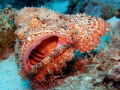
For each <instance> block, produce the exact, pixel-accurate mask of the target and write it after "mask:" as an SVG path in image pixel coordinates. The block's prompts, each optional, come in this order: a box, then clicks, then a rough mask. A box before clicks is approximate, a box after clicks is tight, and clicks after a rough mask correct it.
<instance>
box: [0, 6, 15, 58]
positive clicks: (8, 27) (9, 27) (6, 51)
mask: <svg viewBox="0 0 120 90" xmlns="http://www.w3.org/2000/svg"><path fill="white" fill-rule="evenodd" d="M16 11H17V10H16V9H14V8H12V6H10V5H9V6H6V8H4V9H3V10H1V12H0V60H2V59H6V58H7V57H9V55H10V53H11V52H13V51H14V44H15V34H14V31H15V29H16V27H15V25H14V23H13V20H12V17H13V16H14V15H15V12H16Z"/></svg>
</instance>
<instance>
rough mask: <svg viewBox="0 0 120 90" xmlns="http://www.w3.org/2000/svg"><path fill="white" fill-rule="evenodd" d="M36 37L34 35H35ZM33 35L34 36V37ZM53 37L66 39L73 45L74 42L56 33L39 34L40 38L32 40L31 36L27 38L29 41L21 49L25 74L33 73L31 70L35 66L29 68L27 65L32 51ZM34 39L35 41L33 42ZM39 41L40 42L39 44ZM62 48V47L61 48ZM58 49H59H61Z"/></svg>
mask: <svg viewBox="0 0 120 90" xmlns="http://www.w3.org/2000/svg"><path fill="white" fill-rule="evenodd" d="M33 35H34V34H33ZM33 35H32V36H33ZM35 35H36V34H35ZM52 36H57V37H60V38H65V39H66V42H67V43H68V44H73V43H74V41H73V40H71V39H69V38H68V37H67V36H66V35H63V34H56V33H47V34H42V35H39V34H38V37H36V38H35V37H33V38H30V37H31V36H29V37H28V38H27V40H26V41H25V42H24V44H23V46H22V48H21V52H22V53H21V54H22V62H23V66H24V70H25V72H27V73H29V72H30V71H31V69H32V68H33V67H34V65H30V64H29V66H28V65H27V60H28V59H27V58H28V57H29V55H30V53H31V51H32V50H33V49H34V48H35V47H36V46H37V45H38V44H40V43H41V41H42V40H45V39H47V38H49V37H52ZM32 39H33V40H34V41H33V42H31V41H32ZM38 41H39V42H38ZM30 42H31V43H30ZM63 45H64V44H63ZM59 47H60V46H59ZM59 47H57V48H59Z"/></svg>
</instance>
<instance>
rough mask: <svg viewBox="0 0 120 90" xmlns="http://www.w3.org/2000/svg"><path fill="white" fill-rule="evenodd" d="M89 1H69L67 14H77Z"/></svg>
mask: <svg viewBox="0 0 120 90" xmlns="http://www.w3.org/2000/svg"><path fill="white" fill-rule="evenodd" d="M88 1H89V0H70V1H69V5H68V10H67V12H66V13H68V14H77V13H82V12H83V11H84V7H85V6H86V5H87V4H88Z"/></svg>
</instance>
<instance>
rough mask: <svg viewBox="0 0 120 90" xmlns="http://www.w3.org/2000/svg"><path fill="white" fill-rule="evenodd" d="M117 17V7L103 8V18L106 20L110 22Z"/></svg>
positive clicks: (108, 6)
mask: <svg viewBox="0 0 120 90" xmlns="http://www.w3.org/2000/svg"><path fill="white" fill-rule="evenodd" d="M114 15H115V7H114V5H108V4H107V5H103V6H102V13H101V17H102V18H103V19H104V20H108V19H110V18H111V17H113V16H114Z"/></svg>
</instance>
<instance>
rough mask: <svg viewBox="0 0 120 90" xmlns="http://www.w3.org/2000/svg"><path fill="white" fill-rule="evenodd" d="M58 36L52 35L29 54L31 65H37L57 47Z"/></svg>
mask: <svg viewBox="0 0 120 90" xmlns="http://www.w3.org/2000/svg"><path fill="white" fill-rule="evenodd" d="M57 45H58V38H57V37H56V36H52V37H50V38H47V39H45V40H43V41H42V42H41V43H40V44H39V45H37V46H36V48H35V49H33V51H32V52H31V53H30V55H29V61H30V64H31V65H36V64H38V63H39V62H41V61H42V59H44V58H45V57H47V56H49V55H50V54H51V53H52V52H53V51H54V50H55V49H56V47H57Z"/></svg>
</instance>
